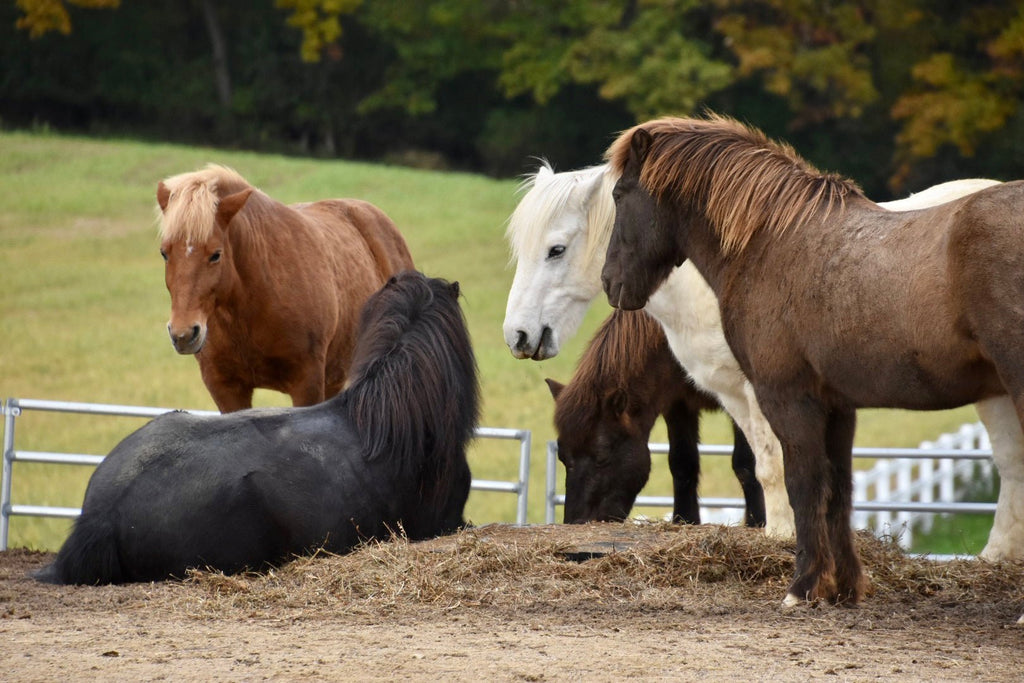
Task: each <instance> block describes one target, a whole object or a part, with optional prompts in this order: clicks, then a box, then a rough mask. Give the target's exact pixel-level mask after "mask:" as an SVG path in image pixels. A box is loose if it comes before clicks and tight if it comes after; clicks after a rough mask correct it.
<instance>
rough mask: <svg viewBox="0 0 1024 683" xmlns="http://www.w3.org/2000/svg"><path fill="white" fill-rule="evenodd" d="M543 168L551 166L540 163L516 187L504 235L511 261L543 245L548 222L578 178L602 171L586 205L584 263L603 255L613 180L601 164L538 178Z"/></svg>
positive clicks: (610, 216) (611, 211)
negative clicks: (516, 198)
mask: <svg viewBox="0 0 1024 683" xmlns="http://www.w3.org/2000/svg"><path fill="white" fill-rule="evenodd" d="M544 169H547V170H549V171H550V170H551V167H550V166H548V165H547V163H544V165H543V166H542V167H541V168H540V169H538V171H537V173H534V174H531V175H529V176H527V178H526V179H525V180H524V182H523V183H522V185H521V186H520V191H521V192H523V193H524V194H523V198H522V200H520V202H519V205H518V206H516V208H515V210H514V211H513V212H512V215H511V216H510V217H509V221H508V228H507V229H506V231H505V236H506V239H507V240H508V243H509V245H510V247H511V250H512V260H513V261H516V262H518V261H519V260H520V259H521V258H522V257H523V255H524V254H527V253H528V252H529V250H530V249H533V248H536V247H537V245H539V244H543V242H544V239H545V236H546V235H547V231H548V229H549V227H550V225H551V223H552V221H553V220H554V218H555V216H557V215H558V214H559V213H560V212H562V211H564V210H565V207H566V205H567V204H568V203H569V200H570V199H571V197H572V195H573V191H574V190H575V189H576V188H577V187H578V184H579V182H580V180H581V179H589V178H591V177H592V176H593V175H596V174H602V176H603V178H602V181H601V182H602V186H601V188H600V189H599V190H598V192H597V193H596V195H595V196H594V200H593V201H591V202H590V204H589V205H588V206H587V224H588V225H587V229H588V235H589V239H588V242H587V249H586V252H585V255H584V259H585V263H584V266H586V265H588V264H590V263H591V262H592V261H593V259H594V258H596V257H597V256H598V255H599V254H603V252H604V248H605V247H607V244H608V238H609V237H610V235H611V229H612V225H613V223H614V219H615V205H614V203H613V202H612V197H611V186H612V185H614V179H611V180H610V179H609V174H608V173H607V171H606V167H605V166H591V167H588V168H584V169H580V170H578V171H566V172H562V173H553V174H551V175H545V177H543V178H540V177H539V174H540V173H541V171H542V170H544Z"/></svg>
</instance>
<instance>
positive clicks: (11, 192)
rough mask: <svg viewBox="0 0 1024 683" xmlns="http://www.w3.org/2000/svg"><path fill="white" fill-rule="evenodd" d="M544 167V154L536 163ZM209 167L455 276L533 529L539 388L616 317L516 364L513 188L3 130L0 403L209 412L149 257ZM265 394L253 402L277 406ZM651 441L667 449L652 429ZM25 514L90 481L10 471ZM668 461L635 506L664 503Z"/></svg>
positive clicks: (545, 404)
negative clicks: (526, 489) (172, 338)
mask: <svg viewBox="0 0 1024 683" xmlns="http://www.w3.org/2000/svg"><path fill="white" fill-rule="evenodd" d="M538 153H543V150H538ZM208 162H216V163H220V164H224V165H227V166H231V167H233V168H235V169H236V170H238V171H239V172H240V173H241V174H242V175H244V176H245V177H246V178H247V179H248V180H249V181H250V182H252V183H253V184H254V185H256V186H258V187H260V188H261V189H262V190H264V191H265V192H267V193H268V194H270V195H271V196H273V197H275V198H277V199H279V200H281V201H284V202H297V201H307V200H314V199H321V198H328V197H358V198H361V199H366V200H368V201H370V202H373V203H374V204H376V205H378V206H379V207H381V208H382V209H383V210H384V211H385V212H387V213H388V214H389V215H390V216H391V217H392V218H393V219H394V220H395V222H396V223H397V224H398V226H399V228H400V229H401V230H402V232H403V234H404V235H405V237H406V239H407V240H408V242H409V246H410V249H411V250H412V254H413V257H414V259H415V260H416V263H417V266H418V267H419V269H420V270H422V271H424V272H425V273H427V274H428V275H433V276H439V277H445V278H448V279H451V280H458V281H459V282H460V283H461V285H462V291H463V293H464V301H463V306H464V308H465V311H466V315H467V318H468V321H469V325H470V332H471V334H472V337H473V341H474V346H475V349H476V353H477V358H478V362H479V365H480V375H481V383H482V388H483V395H484V413H483V421H482V424H483V425H486V426H491V427H517V428H525V429H530V430H532V432H533V458H532V466H531V471H532V476H531V483H530V485H531V492H532V493H531V496H530V498H531V505H530V521H533V522H539V521H542V519H543V504H544V501H543V478H544V444H545V442H546V441H547V440H549V439H552V438H554V433H553V429H552V427H551V405H552V402H551V398H550V396H549V394H548V390H547V387H546V386H545V385H544V382H543V379H544V378H545V377H555V378H558V379H560V380H563V381H564V380H567V379H568V378H569V376H570V375H571V374H572V369H573V367H574V364H575V361H576V359H577V358H578V356H579V353H580V351H581V350H582V348H583V345H584V344H585V342H586V340H587V338H589V336H590V334H591V333H592V331H593V330H594V329H595V327H596V326H597V324H598V323H599V322H600V320H601V319H602V318H603V317H604V316H605V315H606V314H607V313H608V310H609V309H608V308H607V305H606V304H605V303H604V302H600V301H599V302H597V303H596V304H595V305H594V306H593V307H592V308H591V311H590V314H589V316H588V318H587V320H586V321H585V323H584V326H583V329H582V330H581V332H580V334H579V335H577V337H576V338H575V339H574V340H572V342H571V343H570V344H568V345H567V347H566V348H565V350H564V351H563V353H562V354H561V355H560V356H559V357H558V358H555V359H552V360H549V361H544V362H541V363H535V362H532V361H518V360H515V359H514V358H512V356H511V355H510V354H509V352H508V350H507V349H506V348H505V345H504V342H503V340H502V333H501V323H502V319H503V318H504V310H505V299H506V296H507V293H508V288H509V286H510V284H511V281H512V275H513V269H512V268H511V267H510V265H509V263H508V250H507V247H506V244H505V241H504V237H503V234H504V229H505V221H506V219H507V217H508V215H509V214H510V213H511V211H512V209H513V208H514V207H515V204H516V202H517V199H518V197H517V195H516V186H517V181H516V180H514V179H510V180H501V181H499V180H493V179H488V178H484V177H480V176H473V175H466V174H458V173H443V172H434V171H420V170H412V169H408V168H398V167H389V166H379V165H369V164H361V163H351V162H342V161H318V160H308V159H296V158H288V157H280V156H271V155H258V154H252V153H246V152H237V151H225V150H215V149H203V148H190V147H177V146H170V145H160V144H145V143H139V142H130V141H116V140H109V141H97V140H90V139H82V138H76V137H65V136H59V135H50V134H38V133H0V283H2V287H0V329H2V330H3V345H2V348H0V398H6V397H12V396H13V397H19V398H41V399H55V400H68V401H87V402H97V403H116V404H123V405H144V406H164V407H180V408H196V409H213V407H214V406H213V403H212V401H211V399H210V398H209V395H208V394H207V393H206V389H205V387H204V386H203V383H202V381H201V379H200V377H199V372H198V369H197V366H196V363H195V360H194V359H192V358H187V357H182V356H179V355H178V354H176V353H175V352H174V350H173V349H172V347H171V345H170V342H169V340H168V339H167V333H166V330H165V324H166V321H167V317H168V315H169V310H170V303H169V302H170V299H169V296H168V294H167V291H166V289H165V287H164V284H163V262H162V260H161V258H160V255H159V253H158V242H157V237H156V227H155V226H156V223H155V213H154V207H155V195H154V192H155V187H156V183H157V181H158V180H160V179H162V178H164V177H166V176H169V175H172V174H175V173H180V172H183V171H188V170H193V169H196V168H199V167H200V166H202V165H204V164H206V163H208ZM288 403H289V402H288V400H287V398H286V397H284V396H282V395H279V394H276V393H273V392H260V393H259V394H258V396H257V404H258V405H287V404H288ZM975 419H976V418H975V415H974V411H973V409H972V408H964V409H960V410H958V411H949V412H942V413H929V414H920V413H907V412H896V411H865V412H864V413H862V415H861V426H860V429H859V432H858V440H857V442H858V444H862V445H888V446H916V445H917V444H918V443H919V442H920V441H921V440H923V439H928V438H932V437H934V436H935V435H937V434H939V433H940V432H943V431H952V430H953V429H954V428H955V427H956V426H957V425H959V424H960V423H962V422H965V421H973V420H975ZM140 424H141V421H138V420H131V419H127V418H86V417H75V416H65V415H41V414H34V415H27V416H25V417H23V418H20V419H19V422H18V437H17V444H18V447H19V449H23V450H42V451H60V452H79V453H96V454H103V453H106V452H107V451H109V450H110V448H112V447H113V445H114V444H116V443H117V441H118V440H120V439H121V438H122V437H123V436H124V435H125V434H127V433H128V432H129V431H130V430H132V429H134V428H136V427H137V426H139V425H140ZM730 435H731V432H730V430H729V429H728V425H727V423H726V421H725V419H724V418H722V417H721V416H712V417H709V418H707V419H705V425H704V438H705V441H706V442H709V443H723V442H727V441H728V440H729V439H730V438H731V436H730ZM654 436H655V438H657V439H664V432H663V429H662V428H661V427H660V426H659V427H658V429H657V430H656V432H655V435H654ZM470 464H471V467H472V469H473V473H474V476H475V477H477V478H485V479H512V478H514V477H515V475H516V472H517V467H518V458H517V452H516V449H515V446H514V444H513V443H512V442H493V441H484V442H480V443H478V444H477V445H475V446H474V449H473V452H472V454H471V461H470ZM15 467H16V474H15V477H14V500H15V501H16V502H18V503H32V504H47V505H63V506H78V505H80V504H81V500H82V495H83V493H84V487H85V483H86V481H87V480H88V476H89V474H90V471H89V470H88V468H75V467H67V466H49V465H35V464H24V463H22V464H17V465H16V466H15ZM704 471H705V476H704V480H703V486H702V492H703V493H704V494H705V495H709V496H726V495H727V496H734V495H739V493H738V487H737V486H736V484H735V481H734V480H733V478H732V475H731V472H730V470H729V465H728V460H727V459H726V458H710V459H707V460H706V462H705V463H704ZM668 482H669V479H668V473H667V467H666V466H665V463H664V460H663V458H658V457H656V458H655V471H654V474H653V476H652V480H651V483H650V484H649V485H648V488H647V490H646V491H645V493H647V494H652V495H654V494H658V495H667V494H669V493H670V491H671V487H670V485H669V483H668ZM467 513H468V516H469V517H470V519H472V521H474V522H476V523H478V524H480V523H487V522H493V521H511V520H513V519H514V518H515V502H514V499H513V498H512V497H511V496H507V495H502V494H495V493H482V492H474V493H473V494H472V495H471V496H470V503H469V508H468V510H467ZM67 528H68V522H67V521H63V520H40V519H35V518H15V519H14V520H13V522H12V527H11V529H12V538H11V543H12V545H21V546H29V547H41V548H55V547H56V546H57V545H59V543H60V542H61V540H62V539H63V536H64V534H65V533H66V531H67Z"/></svg>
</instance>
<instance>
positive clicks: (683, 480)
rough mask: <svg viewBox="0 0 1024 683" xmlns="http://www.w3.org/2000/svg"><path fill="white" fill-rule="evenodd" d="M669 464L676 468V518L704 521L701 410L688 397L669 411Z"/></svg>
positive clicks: (667, 421)
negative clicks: (688, 402)
mask: <svg viewBox="0 0 1024 683" xmlns="http://www.w3.org/2000/svg"><path fill="white" fill-rule="evenodd" d="M664 417H665V427H666V428H667V431H668V467H669V470H670V471H671V472H672V491H673V496H674V497H673V501H674V504H673V508H672V521H673V522H682V523H684V524H700V504H699V503H698V501H697V485H698V483H699V481H700V451H699V450H698V447H699V444H700V434H699V429H700V412H699V411H698V410H696V409H693V408H690V407H689V406H688V405H686V403H685V402H684V401H677V402H676V403H674V404H673V405H672V406H671V407H670V408H669V409H668V410H666V411H665V415H664Z"/></svg>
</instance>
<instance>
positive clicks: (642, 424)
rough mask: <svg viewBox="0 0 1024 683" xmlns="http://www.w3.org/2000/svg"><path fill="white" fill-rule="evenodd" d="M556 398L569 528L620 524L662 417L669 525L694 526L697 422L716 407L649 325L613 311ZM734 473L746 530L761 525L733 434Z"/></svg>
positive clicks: (555, 390) (646, 470) (639, 314)
mask: <svg viewBox="0 0 1024 683" xmlns="http://www.w3.org/2000/svg"><path fill="white" fill-rule="evenodd" d="M547 383H548V387H549V388H550V389H551V395H552V396H553V397H554V399H555V428H556V429H557V430H558V458H559V459H560V460H561V461H562V464H563V465H564V466H565V522H566V523H567V524H582V523H584V522H591V521H602V522H603V521H615V520H624V519H625V518H626V517H627V516H628V515H629V511H630V509H631V508H632V507H633V503H634V501H635V500H636V497H637V495H638V494H639V493H640V490H641V489H643V487H644V485H645V484H646V483H647V478H648V476H649V475H650V471H651V451H650V448H649V447H648V439H649V437H650V435H651V429H652V428H653V427H654V423H655V421H656V420H657V419H658V416H659V415H662V416H663V417H664V418H665V426H666V428H667V430H668V441H669V451H668V464H669V470H670V471H671V472H672V488H673V493H674V499H673V502H674V504H673V508H672V519H673V521H676V522H684V523H687V524H700V504H699V502H698V498H697V485H698V482H699V479H700V453H699V451H698V450H697V449H698V445H699V443H700V437H699V433H700V429H699V428H700V414H701V412H702V411H705V410H718V409H719V408H720V406H719V405H718V401H716V400H715V399H714V398H713V397H711V396H710V395H709V394H706V393H704V392H702V391H701V390H699V389H698V388H697V387H696V386H694V384H693V381H692V380H691V379H690V377H689V376H688V375H687V374H686V371H685V370H683V368H682V366H681V365H679V361H677V360H676V357H675V355H674V354H673V353H672V350H671V349H670V348H669V346H668V340H667V339H666V338H665V333H664V331H662V329H661V325H659V324H658V322H657V321H656V320H654V318H652V317H650V316H649V315H647V313H645V312H644V311H613V312H612V314H611V315H610V316H609V317H608V319H607V320H605V321H604V324H602V325H601V327H600V328H599V329H598V331H597V333H596V334H595V335H594V338H593V339H592V340H591V342H590V344H589V345H588V346H587V349H586V351H584V352H583V357H582V358H581V359H580V362H579V364H578V365H577V366H576V372H575V373H574V374H573V377H572V380H571V381H570V382H569V383H568V384H566V385H562V384H560V383H558V382H556V381H554V380H551V379H549V380H547ZM733 434H734V439H735V440H734V444H735V448H734V450H733V458H732V468H733V472H734V473H735V474H736V478H737V479H738V480H739V482H740V486H741V487H742V489H743V497H744V499H745V501H746V515H745V520H746V524H747V526H762V527H763V526H764V524H765V509H764V492H763V491H762V489H761V484H759V483H758V481H757V477H756V476H755V474H754V452H753V451H752V450H751V449H750V445H749V444H748V443H747V440H746V438H745V437H744V436H743V432H741V431H740V430H739V429H737V428H736V426H735V424H734V425H733Z"/></svg>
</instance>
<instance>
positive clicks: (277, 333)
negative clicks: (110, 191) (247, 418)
mask: <svg viewBox="0 0 1024 683" xmlns="http://www.w3.org/2000/svg"><path fill="white" fill-rule="evenodd" d="M156 197H157V202H158V203H159V206H160V235H161V244H160V253H161V254H162V255H163V257H164V260H165V261H166V262H167V263H166V268H165V281H166V283H167V290H168V291H169V292H170V294H171V319H170V322H168V323H167V331H168V333H169V334H170V336H171V342H172V343H173V344H174V348H175V349H176V350H177V351H178V353H182V354H189V353H190V354H195V356H196V359H197V360H198V361H199V370H200V373H201V374H202V377H203V382H204V383H205V384H206V388H207V389H208V390H209V392H210V395H211V396H212V397H213V400H214V402H216V404H217V408H218V409H220V411H221V412H224V413H227V412H230V411H233V410H240V409H242V408H249V407H251V406H252V395H253V390H254V389H255V388H256V387H265V388H268V389H274V390H277V391H281V392H284V393H286V394H288V395H289V396H291V398H292V403H293V404H294V405H297V406H304V405H313V404H315V403H319V402H321V401H323V400H324V399H325V398H327V397H330V396H334V395H335V394H337V393H338V392H339V391H340V390H341V388H342V387H343V386H344V384H345V378H346V375H347V373H348V368H349V365H350V363H351V362H352V350H353V347H354V344H355V326H356V321H357V318H358V316H359V310H360V308H361V307H362V305H363V303H364V302H365V301H366V299H367V298H368V297H369V296H370V295H371V294H372V293H373V292H375V291H377V289H379V288H380V286H381V285H382V284H384V282H385V281H386V280H387V279H388V277H390V276H391V275H394V274H395V273H397V272H399V271H403V270H410V269H412V268H413V262H412V257H411V256H410V255H409V250H408V248H407V247H406V244H405V240H404V239H403V238H402V236H401V234H400V233H399V232H398V229H397V228H395V225H394V223H392V222H391V220H390V219H389V218H388V217H387V216H385V215H384V213H383V212H382V211H381V210H380V209H378V208H376V207H375V206H373V205H371V204H368V203H367V202H364V201H360V200H355V199H332V200H325V201H319V202H313V203H309V204H294V205H291V206H285V205H284V204H282V203H280V202H278V201H276V200H274V199H271V198H270V197H268V196H267V195H266V194H264V193H263V192H261V191H259V190H257V189H256V188H254V187H252V186H251V185H250V184H249V183H248V182H246V181H245V179H244V178H242V176H240V175H239V174H238V173H236V172H235V171H233V170H231V169H229V168H225V167H223V166H217V165H213V164H211V165H209V166H207V167H206V168H204V169H202V170H199V171H195V172H192V173H183V174H181V175H176V176H173V177H171V178H167V179H166V180H164V181H162V182H160V183H159V184H158V185H157V191H156Z"/></svg>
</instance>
